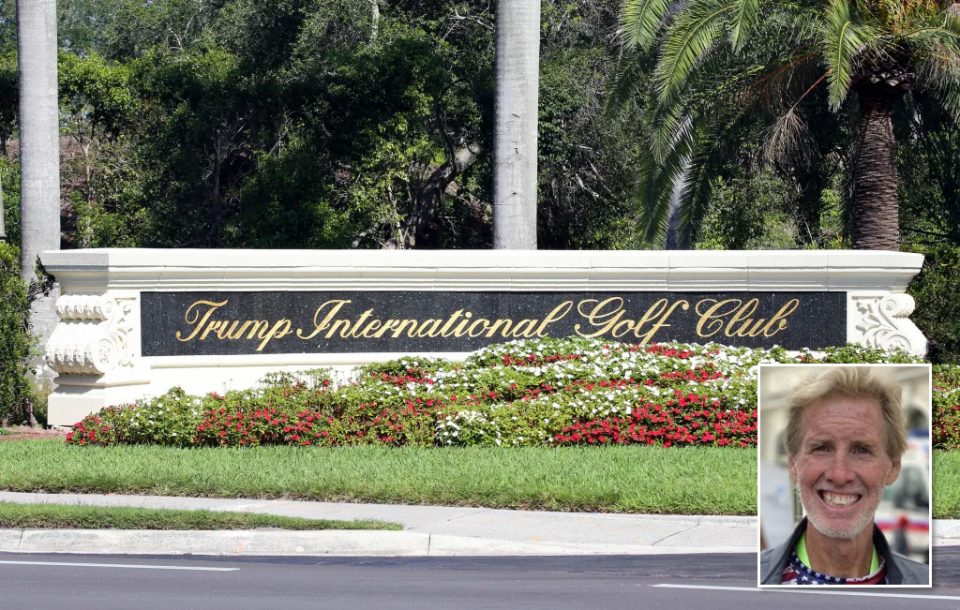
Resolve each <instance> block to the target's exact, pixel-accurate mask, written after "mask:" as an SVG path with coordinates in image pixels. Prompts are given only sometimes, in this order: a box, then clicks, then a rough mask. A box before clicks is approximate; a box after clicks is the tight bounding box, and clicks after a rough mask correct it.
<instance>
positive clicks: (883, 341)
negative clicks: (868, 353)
mask: <svg viewBox="0 0 960 610" xmlns="http://www.w3.org/2000/svg"><path fill="white" fill-rule="evenodd" d="M852 298H853V301H854V303H855V304H856V309H857V316H858V319H859V321H858V322H857V324H856V329H857V331H858V332H859V333H860V335H859V337H857V342H858V343H861V344H863V345H867V346H870V347H879V348H886V349H901V350H903V351H905V352H910V353H914V354H921V355H922V354H925V353H926V351H927V340H926V338H925V337H924V336H923V333H922V332H920V329H918V328H917V327H916V325H915V324H914V323H913V322H912V321H911V320H910V318H909V316H910V314H911V313H913V310H914V308H915V306H916V303H915V302H914V300H913V297H912V296H910V295H909V294H888V295H884V296H854V297H852Z"/></svg>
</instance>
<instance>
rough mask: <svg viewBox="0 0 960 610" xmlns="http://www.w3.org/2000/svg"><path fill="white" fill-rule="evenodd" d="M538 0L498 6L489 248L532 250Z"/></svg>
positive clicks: (534, 237) (504, 2) (507, 1)
mask: <svg viewBox="0 0 960 610" xmlns="http://www.w3.org/2000/svg"><path fill="white" fill-rule="evenodd" d="M539 70H540V0H501V1H500V2H499V3H498V4H497V34H496V111H495V112H496V116H495V124H496V125H495V130H494V149H493V160H494V174H493V247H494V248H512V249H525V250H535V249H536V248H537V96H538V93H539V85H540V74H539Z"/></svg>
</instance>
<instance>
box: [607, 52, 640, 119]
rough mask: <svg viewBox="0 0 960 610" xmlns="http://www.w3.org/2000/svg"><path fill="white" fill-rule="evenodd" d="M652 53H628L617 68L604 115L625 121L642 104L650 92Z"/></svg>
mask: <svg viewBox="0 0 960 610" xmlns="http://www.w3.org/2000/svg"><path fill="white" fill-rule="evenodd" d="M651 56H652V53H640V52H637V51H632V52H627V53H626V54H625V55H624V57H623V58H622V59H621V61H620V65H618V66H617V71H616V73H615V74H614V76H613V82H612V83H611V86H610V88H609V90H608V92H607V96H606V98H607V99H606V102H605V104H604V114H605V115H606V116H607V117H610V118H613V119H623V118H626V117H628V116H629V115H630V114H631V111H632V110H633V109H634V108H636V107H637V106H638V105H640V104H642V103H643V102H644V101H645V98H647V95H648V90H649V86H648V84H649V74H650V70H651V63H652V57H651Z"/></svg>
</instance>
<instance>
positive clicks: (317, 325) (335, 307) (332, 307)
mask: <svg viewBox="0 0 960 610" xmlns="http://www.w3.org/2000/svg"><path fill="white" fill-rule="evenodd" d="M352 302H353V301H348V300H344V299H333V300H330V301H327V302H326V303H324V304H322V305H320V307H317V311H315V312H314V314H313V332H311V333H310V334H309V335H304V334H303V330H302V329H299V328H298V329H297V337H298V338H300V339H303V340H307V339H313V338H314V337H316V336H317V335H318V334H320V333H321V332H323V331H324V330H326V329H327V327H328V326H329V325H330V323H331V322H332V321H333V319H334V318H335V317H336V316H337V314H338V313H340V310H341V309H343V306H344V305H346V304H348V303H352ZM327 308H329V311H327V312H326V314H324V316H323V319H321V318H320V315H321V312H323V311H324V310H325V309H327ZM331 334H332V333H328V334H327V338H328V339H329V338H330V335H331Z"/></svg>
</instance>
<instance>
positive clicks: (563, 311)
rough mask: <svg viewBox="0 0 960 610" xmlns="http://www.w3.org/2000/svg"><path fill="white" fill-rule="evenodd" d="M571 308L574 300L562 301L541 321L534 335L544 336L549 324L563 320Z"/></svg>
mask: <svg viewBox="0 0 960 610" xmlns="http://www.w3.org/2000/svg"><path fill="white" fill-rule="evenodd" d="M571 309H573V301H564V302H563V303H560V304H559V305H557V306H556V307H554V308H553V309H552V310H551V311H550V313H548V314H547V317H545V318H544V319H543V321H542V322H540V325H539V326H537V329H536V330H535V331H534V334H533V335H532V336H537V337H542V336H543V334H544V332H546V330H547V327H548V326H550V325H551V324H553V323H554V322H556V321H557V320H562V319H563V318H564V316H566V315H567V313H569V312H570V310H571ZM504 336H506V331H505V332H504Z"/></svg>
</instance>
